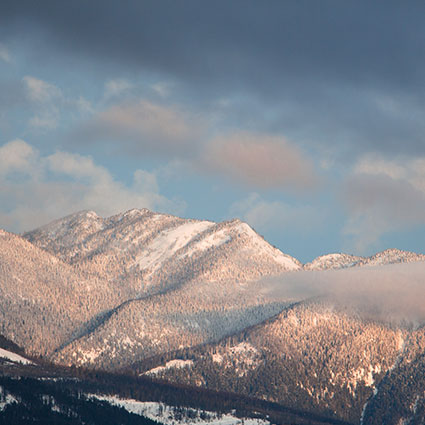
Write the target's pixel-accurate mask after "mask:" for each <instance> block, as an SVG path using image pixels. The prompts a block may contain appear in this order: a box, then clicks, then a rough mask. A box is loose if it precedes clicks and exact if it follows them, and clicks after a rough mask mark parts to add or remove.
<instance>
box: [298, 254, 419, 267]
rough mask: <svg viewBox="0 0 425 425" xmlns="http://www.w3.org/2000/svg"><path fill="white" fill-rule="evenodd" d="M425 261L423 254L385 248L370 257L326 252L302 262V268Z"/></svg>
mask: <svg viewBox="0 0 425 425" xmlns="http://www.w3.org/2000/svg"><path fill="white" fill-rule="evenodd" d="M415 261H425V255H423V254H416V253H415V252H410V251H401V250H399V249H386V250H385V251H382V252H378V253H377V254H375V255H372V256H371V257H358V256H356V255H349V254H341V253H337V254H327V255H322V256H320V257H317V258H315V259H314V260H313V261H312V262H310V263H307V264H304V266H303V268H304V270H337V269H346V268H350V267H363V266H383V265H386V264H398V263H411V262H415Z"/></svg>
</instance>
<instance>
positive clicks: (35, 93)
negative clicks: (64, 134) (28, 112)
mask: <svg viewBox="0 0 425 425" xmlns="http://www.w3.org/2000/svg"><path fill="white" fill-rule="evenodd" d="M23 81H24V84H25V88H26V91H27V96H28V98H29V100H30V101H31V102H33V103H34V104H35V105H36V111H37V112H36V113H35V115H34V116H33V117H32V118H30V120H29V124H30V126H32V127H36V128H40V129H45V130H51V129H55V128H56V127H57V126H58V124H59V120H60V111H59V108H58V103H60V102H62V101H63V96H62V91H61V90H60V89H59V88H58V87H56V86H55V85H53V84H50V83H48V82H46V81H43V80H40V79H38V78H35V77H32V76H29V75H27V76H26V77H24V79H23Z"/></svg>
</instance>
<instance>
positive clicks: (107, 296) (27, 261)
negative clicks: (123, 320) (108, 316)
mask: <svg viewBox="0 0 425 425" xmlns="http://www.w3.org/2000/svg"><path fill="white" fill-rule="evenodd" d="M0 279H1V282H2V285H1V289H0V290H1V297H0V332H1V333H2V334H3V335H5V336H7V337H8V338H9V339H11V340H12V341H14V342H15V343H17V344H18V345H20V346H22V347H25V348H26V349H27V350H28V351H29V352H30V353H32V354H41V355H46V354H48V353H49V352H51V351H52V350H53V349H54V348H56V347H57V346H60V345H61V344H63V343H64V342H65V341H67V340H68V339H69V338H71V337H72V335H73V334H74V333H75V332H76V330H78V329H79V328H81V327H82V326H84V325H85V324H86V323H88V322H89V321H90V320H92V319H93V318H95V317H96V316H97V315H98V314H101V312H103V311H104V310H105V309H107V308H110V307H111V306H112V305H115V304H117V303H119V302H121V300H123V299H126V296H127V294H125V291H122V290H120V288H117V287H116V285H115V284H114V283H113V282H108V281H102V280H100V279H99V278H98V276H97V275H95V274H90V273H87V272H86V271H83V270H79V269H77V268H75V267H72V266H70V265H69V264H66V263H64V262H63V261H62V260H61V259H59V258H58V257H55V256H53V255H52V254H50V253H48V252H46V251H44V250H42V249H40V248H38V247H36V246H34V245H33V244H31V243H30V242H28V241H26V240H25V239H23V238H21V237H20V236H18V235H14V234H12V233H8V232H5V231H3V230H0Z"/></svg>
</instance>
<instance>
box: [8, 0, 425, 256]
mask: <svg viewBox="0 0 425 425" xmlns="http://www.w3.org/2000/svg"><path fill="white" fill-rule="evenodd" d="M424 111H425V4H424V3H423V2H421V1H414V0H412V1H409V2H399V1H392V0H386V1H379V0H377V1H374V2H370V1H366V0H364V1H363V0H345V1H341V0H321V1H320V2H318V1H314V0H309V1H306V0H285V1H281V0H278V1H275V0H269V1H267V2H262V1H251V0H244V1H242V0H232V1H230V2H229V1H221V0H218V1H214V2H209V1H204V0H193V1H192V0H181V1H174V0H173V1H172V0H164V1H157V0H152V1H150V0H149V1H144V0H141V1H136V0H127V1H122V2H116V1H108V0H102V1H99V0H92V1H90V2H86V1H82V0H73V1H72V2H58V1H54V0H43V1H42V2H34V1H30V0H28V1H25V0H13V1H12V0H2V2H1V3H0V227H2V228H5V229H6V230H9V231H13V232H23V231H26V230H31V229H34V228H36V227H38V226H40V225H43V224H46V223H48V222H49V221H51V220H53V219H56V218H58V217H61V216H65V215H68V214H70V213H72V212H75V211H78V210H83V209H89V210H94V211H96V212H97V213H98V214H99V215H102V216H110V215H112V214H115V213H118V212H122V211H125V210H128V209H131V208H143V207H146V208H149V209H151V210H154V211H159V212H165V213H170V214H175V215H179V216H182V217H187V218H197V219H209V220H214V221H222V220H228V219H231V218H234V217H239V218H241V219H242V220H244V221H246V222H248V223H249V224H250V225H251V226H252V227H253V228H254V229H255V230H256V231H257V232H258V233H260V234H261V235H263V236H264V237H265V238H266V240H268V241H269V242H270V243H272V244H273V245H275V246H277V247H278V248H279V249H281V250H282V251H283V252H285V253H287V254H290V255H293V256H295V257H296V258H298V259H299V260H301V261H302V262H307V261H310V260H312V259H313V258H314V257H316V256H319V255H322V254H326V253H330V252H347V253H351V254H356V255H371V254H372V253H375V252H377V251H380V250H383V249H386V248H399V249H405V250H411V251H416V252H422V253H424V252H425V214H424V212H425V119H424V118H425V117H424Z"/></svg>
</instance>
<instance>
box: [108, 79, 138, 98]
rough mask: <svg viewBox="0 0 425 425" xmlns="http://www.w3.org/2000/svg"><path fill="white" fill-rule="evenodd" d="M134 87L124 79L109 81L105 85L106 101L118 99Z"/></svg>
mask: <svg viewBox="0 0 425 425" xmlns="http://www.w3.org/2000/svg"><path fill="white" fill-rule="evenodd" d="M132 87H133V85H132V84H131V83H130V82H129V81H128V80H125V79H122V78H120V79H116V80H109V81H107V82H106V83H105V93H104V96H105V98H106V99H109V98H111V97H116V96H119V95H121V94H123V93H125V92H127V91H128V90H130V89H131V88H132Z"/></svg>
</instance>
